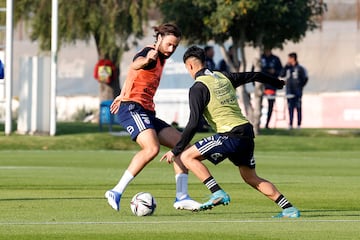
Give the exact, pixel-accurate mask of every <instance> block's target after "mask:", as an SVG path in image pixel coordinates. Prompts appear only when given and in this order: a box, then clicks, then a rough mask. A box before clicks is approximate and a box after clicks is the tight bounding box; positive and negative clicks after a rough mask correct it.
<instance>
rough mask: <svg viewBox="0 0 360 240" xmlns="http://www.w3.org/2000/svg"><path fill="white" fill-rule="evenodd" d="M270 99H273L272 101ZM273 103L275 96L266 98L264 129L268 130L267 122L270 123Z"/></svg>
mask: <svg viewBox="0 0 360 240" xmlns="http://www.w3.org/2000/svg"><path fill="white" fill-rule="evenodd" d="M272 98H274V99H272ZM274 103H275V96H273V95H270V96H268V112H267V118H266V124H265V128H269V122H270V119H271V115H272V112H273V109H274Z"/></svg>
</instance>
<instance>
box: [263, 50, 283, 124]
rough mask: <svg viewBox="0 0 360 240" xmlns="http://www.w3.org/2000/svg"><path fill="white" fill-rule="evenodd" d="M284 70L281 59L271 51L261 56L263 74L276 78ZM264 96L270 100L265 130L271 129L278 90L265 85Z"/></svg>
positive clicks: (266, 51) (265, 51)
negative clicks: (270, 124)
mask: <svg viewBox="0 0 360 240" xmlns="http://www.w3.org/2000/svg"><path fill="white" fill-rule="evenodd" d="M281 69H282V65H281V61H280V58H279V57H278V56H276V55H274V54H273V53H272V52H271V49H265V50H264V53H263V54H262V55H261V72H263V73H266V74H269V75H271V76H273V77H275V78H277V77H279V74H280V71H281ZM264 86H265V89H264V95H265V97H266V98H267V100H268V112H267V118H266V124H265V128H269V122H270V119H271V115H272V112H273V108H274V103H275V99H276V88H275V87H274V86H272V85H271V84H267V83H266V84H264Z"/></svg>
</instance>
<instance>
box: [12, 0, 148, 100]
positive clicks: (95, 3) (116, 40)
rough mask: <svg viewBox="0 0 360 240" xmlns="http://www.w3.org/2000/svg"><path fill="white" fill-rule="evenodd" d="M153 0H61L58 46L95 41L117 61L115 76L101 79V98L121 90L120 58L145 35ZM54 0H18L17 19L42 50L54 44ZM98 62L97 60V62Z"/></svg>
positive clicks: (105, 56)
mask: <svg viewBox="0 0 360 240" xmlns="http://www.w3.org/2000/svg"><path fill="white" fill-rule="evenodd" d="M151 2H152V1H150V0H76V1H66V0H59V7H58V9H59V10H58V11H59V13H58V15H59V20H58V21H59V26H58V31H59V33H58V36H59V40H58V42H59V47H60V46H61V45H62V44H64V43H75V42H76V41H79V40H80V41H86V42H89V41H90V40H91V39H93V40H94V41H95V44H96V49H97V54H98V58H99V60H100V59H109V60H111V61H112V62H113V63H114V66H115V70H114V72H115V73H114V76H115V77H114V79H113V81H111V83H109V84H107V83H100V84H99V85H100V100H101V101H102V100H107V99H113V98H114V97H115V96H117V95H118V94H119V93H120V82H119V74H120V67H119V66H120V61H121V58H122V55H123V53H124V51H126V50H128V49H129V45H131V44H133V43H136V39H138V38H141V37H142V36H143V24H144V23H146V22H147V16H148V14H147V11H148V9H149V6H150V5H151V4H150V3H151ZM51 3H52V1H51V0H17V1H15V2H14V19H15V23H18V22H19V21H24V22H25V23H26V25H27V26H28V28H27V29H28V30H29V32H30V39H31V40H32V41H38V42H39V46H40V48H41V50H43V51H49V50H50V48H51ZM95 64H96V63H94V66H95Z"/></svg>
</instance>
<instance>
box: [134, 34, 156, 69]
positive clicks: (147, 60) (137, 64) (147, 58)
mask: <svg viewBox="0 0 360 240" xmlns="http://www.w3.org/2000/svg"><path fill="white" fill-rule="evenodd" d="M160 42H161V41H160V40H159V41H157V42H156V45H155V47H154V48H152V47H146V48H144V49H143V50H141V51H140V52H138V53H137V54H136V55H135V57H134V59H133V62H132V63H131V65H130V67H131V68H132V69H134V70H139V69H145V68H147V67H148V66H149V65H152V64H153V63H155V62H156V59H157V58H158V55H159V54H158V53H159V52H158V49H159V45H160Z"/></svg>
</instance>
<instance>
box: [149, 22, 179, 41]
mask: <svg viewBox="0 0 360 240" xmlns="http://www.w3.org/2000/svg"><path fill="white" fill-rule="evenodd" d="M153 29H154V31H155V35H154V37H156V38H157V37H158V36H159V35H161V36H166V35H174V36H175V37H177V38H180V37H181V30H180V28H178V26H176V25H175V24H172V23H164V24H161V25H160V26H155V27H153Z"/></svg>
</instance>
